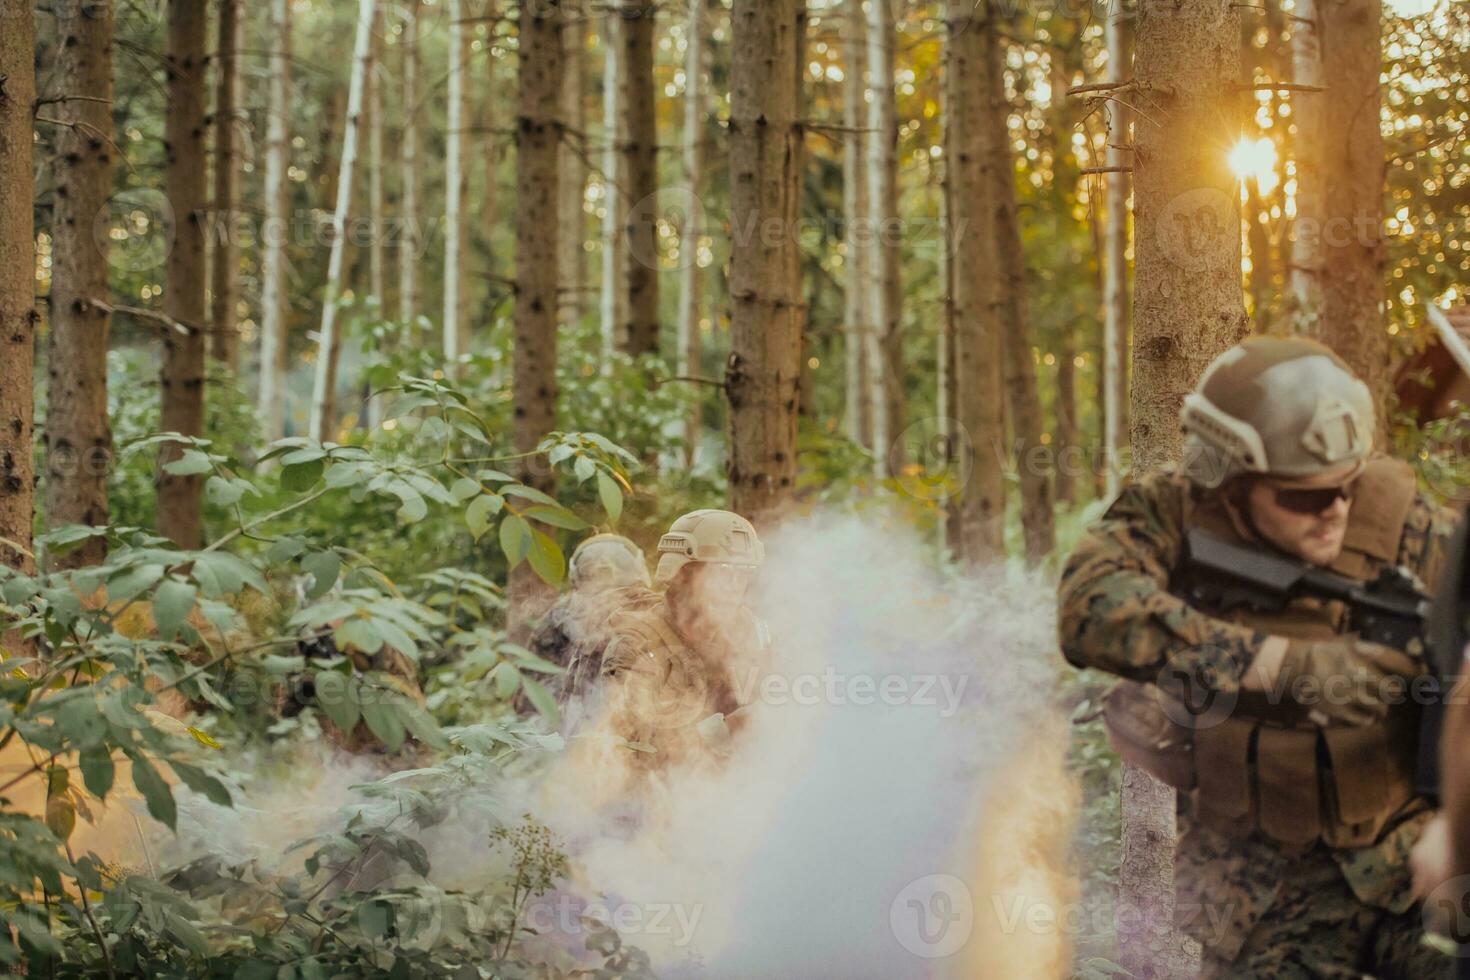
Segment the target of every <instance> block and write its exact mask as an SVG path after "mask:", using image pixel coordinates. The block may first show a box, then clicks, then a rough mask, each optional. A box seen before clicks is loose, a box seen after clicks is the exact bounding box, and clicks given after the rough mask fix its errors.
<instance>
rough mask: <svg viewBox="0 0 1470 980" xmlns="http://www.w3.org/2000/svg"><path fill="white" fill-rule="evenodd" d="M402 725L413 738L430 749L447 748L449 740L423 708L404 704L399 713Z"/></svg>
mask: <svg viewBox="0 0 1470 980" xmlns="http://www.w3.org/2000/svg"><path fill="white" fill-rule="evenodd" d="M400 715H401V717H402V718H403V723H404V725H405V726H407V728H408V730H409V731H410V732H411V733H413V737H414V738H416V739H418V740H419V741H420V742H423V743H424V744H425V745H427V746H429V747H430V748H432V749H447V748H449V739H447V738H445V737H444V733H443V732H441V731H440V730H439V725H438V723H437V722H435V721H434V718H433V716H432V715H430V714H429V713H428V712H427V711H425V710H424V709H423V708H420V707H419V706H418V705H416V704H412V703H409V704H405V705H403V710H402V712H400Z"/></svg>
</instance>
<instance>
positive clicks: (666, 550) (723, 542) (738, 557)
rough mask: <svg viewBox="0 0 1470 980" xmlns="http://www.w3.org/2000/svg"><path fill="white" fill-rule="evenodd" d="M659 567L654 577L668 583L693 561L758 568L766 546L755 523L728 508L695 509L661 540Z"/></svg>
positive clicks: (660, 583) (661, 582)
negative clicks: (757, 534) (756, 529)
mask: <svg viewBox="0 0 1470 980" xmlns="http://www.w3.org/2000/svg"><path fill="white" fill-rule="evenodd" d="M658 554H659V559H658V570H657V571H656V572H655V573H654V576H653V577H654V581H655V582H657V583H658V584H659V585H668V584H669V582H671V581H673V578H674V576H675V575H677V574H678V572H679V569H681V568H683V567H684V566H685V565H687V564H689V563H690V562H712V563H717V564H722V565H743V566H746V567H749V568H755V567H757V566H759V565H760V563H761V562H762V561H764V560H765V557H766V550H765V547H764V546H762V545H761V542H760V538H758V537H756V534H755V526H754V525H752V524H751V523H750V522H749V521H747V520H746V519H745V518H743V517H741V516H740V515H739V514H732V513H731V512H730V511H728V510H696V511H693V512H692V513H688V514H685V515H684V516H683V517H681V518H679V519H678V520H677V521H675V522H674V523H673V525H672V526H671V527H670V528H669V533H667V534H665V535H664V536H663V537H662V538H660V539H659V542H658Z"/></svg>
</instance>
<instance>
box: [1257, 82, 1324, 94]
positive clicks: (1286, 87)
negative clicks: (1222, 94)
mask: <svg viewBox="0 0 1470 980" xmlns="http://www.w3.org/2000/svg"><path fill="white" fill-rule="evenodd" d="M1235 89H1236V91H1237V92H1325V91H1327V87H1326V86H1324V85H1298V84H1296V83H1295V82H1259V83H1257V84H1255V85H1237V86H1236V87H1235Z"/></svg>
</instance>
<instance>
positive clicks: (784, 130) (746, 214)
mask: <svg viewBox="0 0 1470 980" xmlns="http://www.w3.org/2000/svg"><path fill="white" fill-rule="evenodd" d="M803 4H804V0H803ZM796 10H797V5H796V2H794V0H734V4H733V7H732V8H731V25H732V40H731V69H730V129H729V132H730V136H729V147H730V220H731V225H732V229H733V233H732V239H733V241H732V247H731V253H730V304H731V312H730V358H729V361H728V362H727V366H726V372H725V392H726V397H727V398H728V399H729V403H730V412H729V417H730V456H729V462H728V466H727V469H728V474H729V482H730V505H731V509H732V510H735V511H737V512H739V513H741V514H745V515H746V516H748V517H750V518H751V519H752V520H759V521H767V520H772V519H774V518H775V517H776V516H778V513H779V511H780V510H781V508H782V507H783V506H784V505H785V504H786V503H787V502H788V501H789V500H790V498H791V494H792V491H793V490H794V488H795V484H796V412H797V398H798V392H797V388H798V386H799V384H800V375H801V366H800V363H799V361H800V357H801V330H800V324H799V320H798V309H797V307H798V305H799V304H800V302H801V297H800V295H799V294H798V293H797V284H796V282H795V281H794V279H793V276H792V270H793V269H794V268H795V266H794V264H793V262H792V259H791V255H790V250H791V249H793V248H795V247H796V245H795V240H794V237H795V236H794V229H793V228H790V227H782V228H780V233H779V234H775V235H768V234H762V233H761V228H762V226H763V224H765V223H766V222H770V221H772V220H774V221H775V222H776V223H777V224H778V225H779V224H783V223H784V222H786V221H789V220H790V219H791V216H792V214H793V207H794V202H795V198H796V196H797V194H798V193H799V188H798V186H797V171H796V168H795V166H794V163H795V160H796V157H797V153H798V149H797V146H798V143H799V142H800V140H801V132H800V129H799V128H798V126H797V122H796V118H795V115H796V106H797V103H798V98H797V93H796V91H795V84H796V77H797V75H796V72H795V70H794V68H793V62H794V61H795V59H796V51H797V37H796V35H797V23H796Z"/></svg>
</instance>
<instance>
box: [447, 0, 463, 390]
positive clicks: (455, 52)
mask: <svg viewBox="0 0 1470 980" xmlns="http://www.w3.org/2000/svg"><path fill="white" fill-rule="evenodd" d="M465 54H466V46H465V24H464V4H463V2H462V0H449V104H448V108H447V112H446V115H445V129H446V133H445V140H444V157H445V161H444V360H445V362H446V367H447V369H448V370H449V371H450V373H451V374H452V373H453V371H454V363H455V361H457V360H458V359H459V357H460V355H462V354H464V353H466V350H465V348H466V343H465V331H464V322H465V321H464V309H463V307H464V286H463V283H462V281H461V278H460V277H461V275H462V274H463V270H462V269H461V268H460V266H461V264H462V262H463V259H462V256H463V254H464V242H465V233H464V232H465V229H464V197H465V167H464V135H465V119H466V116H465Z"/></svg>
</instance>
